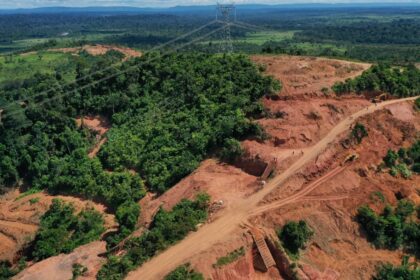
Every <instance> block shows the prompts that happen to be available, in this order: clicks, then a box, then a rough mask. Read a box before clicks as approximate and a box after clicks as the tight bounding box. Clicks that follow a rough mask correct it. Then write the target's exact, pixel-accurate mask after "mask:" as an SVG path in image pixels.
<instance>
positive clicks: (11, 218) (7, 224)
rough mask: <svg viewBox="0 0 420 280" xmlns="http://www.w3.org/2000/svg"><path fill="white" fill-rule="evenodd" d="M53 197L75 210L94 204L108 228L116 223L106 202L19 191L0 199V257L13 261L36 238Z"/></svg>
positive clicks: (0, 258)
mask: <svg viewBox="0 0 420 280" xmlns="http://www.w3.org/2000/svg"><path fill="white" fill-rule="evenodd" d="M54 198H59V199H62V200H63V201H65V202H69V203H72V204H73V205H74V207H75V209H76V211H81V210H82V209H84V208H86V207H93V208H94V209H96V210H97V211H99V212H101V213H103V214H104V218H105V227H106V228H107V229H110V228H113V227H115V226H116V224H115V221H114V216H113V215H110V214H106V208H105V206H103V205H100V204H97V203H93V202H90V201H84V200H82V199H79V198H75V197H68V196H51V195H48V194H46V193H43V192H42V193H36V194H31V195H27V196H24V197H22V194H21V193H20V192H19V191H18V190H16V191H12V192H10V193H8V194H6V195H4V196H2V197H1V198H0V260H9V261H14V260H15V259H18V258H19V256H18V253H19V251H20V250H21V249H22V247H23V246H24V245H25V244H27V243H28V242H29V241H31V240H33V238H34V237H35V235H36V232H37V230H38V225H39V219H40V218H41V216H42V215H43V214H44V213H45V212H46V211H47V210H48V209H49V207H50V205H51V203H52V200H53V199H54Z"/></svg>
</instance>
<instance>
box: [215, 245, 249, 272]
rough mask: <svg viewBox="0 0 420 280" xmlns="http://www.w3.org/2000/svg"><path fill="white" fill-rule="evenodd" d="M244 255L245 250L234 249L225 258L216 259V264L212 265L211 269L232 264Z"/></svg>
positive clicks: (242, 248)
mask: <svg viewBox="0 0 420 280" xmlns="http://www.w3.org/2000/svg"><path fill="white" fill-rule="evenodd" d="M244 255H245V248H244V247H241V248H239V249H236V250H234V251H232V252H230V253H229V254H227V256H224V257H221V258H218V259H217V262H216V263H215V264H214V265H213V267H221V266H224V265H227V264H230V263H233V262H234V261H236V260H237V259H239V258H240V257H242V256H244Z"/></svg>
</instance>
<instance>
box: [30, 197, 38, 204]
mask: <svg viewBox="0 0 420 280" xmlns="http://www.w3.org/2000/svg"><path fill="white" fill-rule="evenodd" d="M39 199H40V198H39V197H34V198H31V199H29V203H30V204H31V205H33V204H35V203H38V202H39Z"/></svg>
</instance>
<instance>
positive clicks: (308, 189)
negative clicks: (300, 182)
mask: <svg viewBox="0 0 420 280" xmlns="http://www.w3.org/2000/svg"><path fill="white" fill-rule="evenodd" d="M345 168H346V167H345V166H339V167H336V168H335V169H333V170H332V171H330V172H329V173H327V174H326V175H324V176H323V177H321V178H319V179H317V180H315V181H314V182H312V183H311V184H309V185H308V186H306V187H303V188H302V189H301V190H300V191H298V192H297V193H295V194H293V195H291V196H289V197H287V198H285V199H282V200H279V201H276V202H274V203H270V204H267V205H264V206H261V207H259V208H257V209H256V210H253V211H252V213H250V215H253V216H254V215H258V214H261V213H263V212H266V211H269V210H272V209H276V208H279V207H281V206H284V205H286V204H290V203H293V202H297V201H298V200H299V199H301V198H303V197H304V196H306V195H307V194H309V193H311V192H312V191H314V190H315V189H316V188H317V187H319V186H320V185H321V184H322V183H324V182H326V181H328V180H329V179H330V178H333V177H334V176H335V175H337V174H339V173H340V172H342V171H343V170H344V169H345Z"/></svg>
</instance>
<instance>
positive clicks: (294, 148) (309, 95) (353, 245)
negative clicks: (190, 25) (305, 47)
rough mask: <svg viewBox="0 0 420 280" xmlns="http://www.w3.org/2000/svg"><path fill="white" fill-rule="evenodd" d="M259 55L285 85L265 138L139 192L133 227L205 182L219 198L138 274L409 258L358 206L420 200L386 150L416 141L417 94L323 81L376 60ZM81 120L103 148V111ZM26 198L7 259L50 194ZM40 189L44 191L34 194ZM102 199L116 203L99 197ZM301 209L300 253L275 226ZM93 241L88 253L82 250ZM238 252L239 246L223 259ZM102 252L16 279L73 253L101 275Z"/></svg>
mask: <svg viewBox="0 0 420 280" xmlns="http://www.w3.org/2000/svg"><path fill="white" fill-rule="evenodd" d="M252 59H253V61H254V62H256V63H258V64H261V65H263V66H264V67H265V68H266V74H267V75H272V76H273V77H275V78H276V79H278V80H280V81H281V82H282V84H283V90H282V92H281V94H279V95H278V96H275V97H271V98H264V99H263V100H261V102H262V104H263V106H264V108H265V110H266V111H267V116H266V117H265V118H262V119H259V120H257V122H258V123H259V124H260V125H261V126H262V127H263V128H264V130H265V131H266V133H267V134H268V137H267V140H265V141H257V140H245V141H243V142H242V143H241V145H242V148H243V150H244V151H245V153H244V154H243V155H242V156H241V157H240V158H239V159H237V160H235V161H234V162H233V163H232V164H227V163H224V162H221V161H219V160H216V159H212V158H210V159H207V160H205V161H204V162H202V163H201V165H200V167H199V168H198V169H197V170H196V171H195V172H193V173H192V174H191V175H189V176H187V177H186V178H184V179H183V180H181V181H180V182H179V183H178V184H176V185H175V186H174V187H173V188H171V189H170V190H168V191H167V192H165V193H164V194H162V195H160V196H155V195H152V194H151V193H150V194H148V195H146V196H145V197H144V198H143V199H142V200H141V201H139V205H140V206H141V209H142V210H141V214H140V218H139V221H138V226H139V229H138V230H137V231H136V232H134V233H133V234H132V235H133V236H139V235H140V234H141V233H142V232H144V231H145V230H147V228H148V227H149V226H150V224H151V222H152V220H153V217H154V215H155V214H156V213H157V211H158V210H159V208H160V207H163V208H164V209H166V210H170V209H172V208H173V207H174V206H175V205H176V204H177V203H179V202H180V201H181V200H182V199H191V198H194V197H195V196H196V195H197V194H199V193H201V192H206V193H208V194H209V195H210V197H211V199H212V205H211V208H210V217H209V219H208V221H207V222H206V223H205V224H203V225H200V226H199V227H198V228H197V231H196V232H193V233H191V234H189V235H188V236H187V237H186V238H185V239H184V240H182V241H180V242H179V243H177V244H175V245H174V246H172V247H170V248H169V249H167V250H165V251H163V252H161V253H159V254H158V255H157V256H156V257H154V258H152V259H151V260H150V261H148V262H146V263H145V264H143V265H142V266H141V267H139V268H138V269H137V270H134V271H132V272H131V273H130V274H129V275H128V279H162V277H163V276H165V275H166V274H167V273H169V272H170V271H172V270H173V269H174V268H176V267H177V266H179V265H182V264H184V263H190V264H191V266H192V267H193V268H194V269H196V270H198V271H200V272H202V273H203V274H204V275H205V277H206V279H207V278H208V279H226V280H228V279H295V278H294V277H296V275H297V276H298V277H299V279H367V278H368V276H370V275H372V274H373V272H374V271H375V267H376V266H377V265H378V264H380V263H382V262H390V263H393V264H399V263H400V260H401V257H402V252H401V251H387V250H377V249H375V248H373V247H372V246H371V245H370V244H369V243H368V242H367V241H366V238H365V237H364V236H363V233H362V231H361V230H360V228H359V226H358V224H357V222H355V220H354V215H355V212H356V210H357V208H358V207H359V206H360V205H363V204H367V205H370V206H371V207H372V208H374V209H379V208H378V207H380V206H379V205H378V204H377V201H376V200H375V199H373V198H372V197H373V196H372V194H374V193H377V192H381V193H382V194H383V196H384V199H385V200H386V201H387V202H389V203H391V204H395V203H396V201H397V200H398V199H401V197H403V198H409V199H410V200H411V201H414V202H416V203H419V202H420V196H419V186H420V177H419V176H418V175H413V176H412V178H411V179H409V180H401V179H399V178H396V177H392V176H391V175H389V174H388V173H387V172H384V171H380V170H379V169H378V166H379V165H380V164H381V162H382V159H383V157H384V155H385V154H386V152H387V150H388V149H398V148H399V147H405V146H409V145H411V144H412V143H413V142H414V141H415V139H417V137H418V136H419V135H418V131H419V128H420V115H419V113H418V112H416V111H415V110H414V108H413V100H414V98H406V99H389V100H381V102H379V103H378V102H376V103H373V102H372V100H371V97H365V96H355V95H350V96H345V97H344V96H343V97H338V96H336V95H335V94H334V93H332V92H327V91H326V90H325V88H331V87H332V86H333V84H334V83H335V82H337V81H344V80H345V79H347V78H351V77H355V76H357V75H360V74H361V73H362V71H364V70H366V69H367V68H368V67H369V66H370V65H368V64H362V63H353V62H346V61H339V60H332V59H325V58H312V57H293V56H254V57H252ZM356 122H357V123H362V124H363V125H364V126H365V127H366V129H367V130H368V133H369V134H368V136H367V137H366V138H365V139H363V141H362V142H361V143H360V144H357V143H353V142H351V141H349V138H350V133H351V129H352V127H353V126H354V125H355V123H356ZM82 123H83V125H84V126H86V127H87V128H88V129H91V130H93V131H96V132H97V134H98V136H97V142H98V144H97V145H96V146H95V147H93V148H92V150H91V153H90V154H89V156H90V157H95V156H96V153H97V152H98V150H99V149H100V147H101V145H102V144H103V143H104V142H105V141H106V138H105V137H104V135H106V132H107V131H108V129H109V125H108V124H107V121H106V120H104V119H101V117H100V116H96V117H94V116H90V117H86V118H84V120H78V125H82ZM18 197H19V193H14V194H10V195H9V196H7V197H3V198H2V204H1V205H2V207H1V208H0V211H1V212H0V238H1V239H2V240H3V241H2V242H1V243H0V246H1V247H2V248H1V250H0V252H2V253H3V254H5V255H4V256H3V257H7V258H9V259H13V258H15V257H16V255H15V254H16V253H17V252H18V248H19V244H23V243H24V239H25V238H26V237H27V236H30V235H31V234H32V235H33V234H34V233H35V232H36V229H37V223H38V222H39V220H38V219H39V216H40V215H41V214H42V213H43V212H45V211H46V209H47V208H48V205H49V204H50V202H51V198H50V197H49V195H47V194H45V193H36V194H31V195H29V196H27V197H25V198H22V199H17V198H18ZM34 198H38V199H41V200H42V201H43V202H42V203H36V204H33V205H32V204H31V203H30V202H29V201H31V199H34ZM63 199H65V200H66V199H67V200H68V199H72V200H74V198H66V197H63ZM83 203H85V202H83V201H78V200H77V201H76V204H77V205H79V204H83ZM94 207H95V209H98V210H99V211H101V212H103V213H106V212H107V210H106V208H105V207H103V206H101V205H99V204H94ZM23 213H25V215H22V214H23ZM112 219H113V217H111V216H110V217H109V218H107V221H109V222H108V224H107V228H108V229H112V228H113V227H115V225H113V223H112ZM291 220H305V221H306V222H307V224H308V225H309V226H310V228H311V229H312V230H313V232H314V236H313V238H312V239H311V241H310V243H309V244H308V245H307V246H306V249H305V250H304V251H303V252H302V254H301V256H300V258H299V259H298V260H296V259H292V258H291V257H290V256H289V255H288V254H287V253H286V252H285V251H284V249H283V248H282V247H281V245H279V244H280V241H279V240H278V237H277V234H276V230H277V229H278V228H280V227H281V226H282V225H284V224H285V223H286V222H287V221H291ZM239 248H242V249H241V250H240V251H238V250H239ZM86 252H89V255H90V257H89V258H87V257H83V256H85V255H86V254H87V253H86ZM230 252H240V254H239V253H238V255H237V256H236V257H235V259H234V260H232V261H230V262H229V263H227V264H225V265H215V264H216V263H217V261H218V259H220V258H222V257H224V256H226V255H229V253H230ZM104 253H106V248H105V245H104V242H103V241H101V242H94V243H91V244H88V245H85V246H84V247H83V248H80V250H79V249H78V250H75V251H74V252H73V253H71V254H69V255H60V256H57V257H52V258H49V259H47V260H44V261H41V262H39V263H36V264H34V265H33V266H31V267H30V268H28V269H26V270H24V271H23V272H22V273H20V274H19V275H18V276H17V277H16V279H41V278H39V277H46V278H44V279H49V278H48V277H47V275H49V274H50V273H55V272H57V271H60V273H62V275H66V276H70V277H67V278H71V269H72V268H71V265H70V264H71V262H72V261H71V260H76V259H77V260H79V261H80V263H82V264H83V265H84V266H86V267H88V269H89V274H88V275H86V276H85V277H84V278H83V279H93V278H94V275H95V274H96V272H97V271H98V270H99V269H100V266H101V263H103V261H104V257H103V256H104ZM92 255H93V256H92ZM62 263H68V265H67V266H65V267H64V266H63V265H62ZM34 275H35V276H37V277H38V278H31V277H35V276H34Z"/></svg>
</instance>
